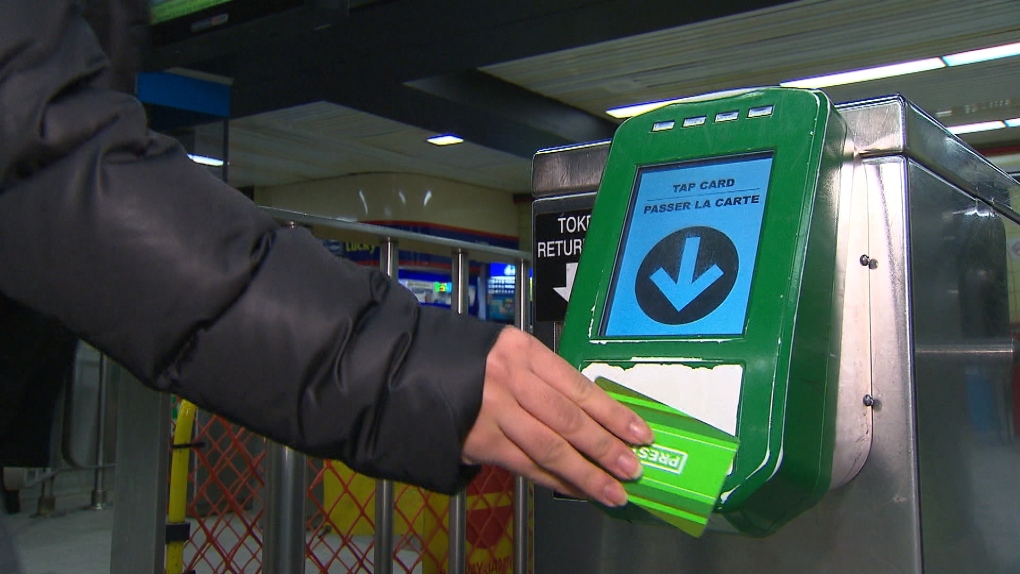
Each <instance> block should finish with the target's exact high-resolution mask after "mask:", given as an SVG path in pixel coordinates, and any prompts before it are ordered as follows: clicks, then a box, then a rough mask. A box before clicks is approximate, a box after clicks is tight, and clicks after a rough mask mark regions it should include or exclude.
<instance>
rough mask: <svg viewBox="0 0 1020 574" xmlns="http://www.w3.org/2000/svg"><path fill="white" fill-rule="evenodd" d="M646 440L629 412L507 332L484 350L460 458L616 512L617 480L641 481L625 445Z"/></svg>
mask: <svg viewBox="0 0 1020 574" xmlns="http://www.w3.org/2000/svg"><path fill="white" fill-rule="evenodd" d="M651 440H652V433H651V430H650V429H649V428H648V425H647V424H646V423H645V422H644V421H643V420H642V419H641V418H640V417H638V416H637V415H636V414H635V413H634V412H633V411H631V410H630V409H628V408H626V407H624V406H623V405H621V404H619V403H617V402H616V401H614V400H613V399H612V398H611V397H609V395H608V394H606V393H605V392H604V391H603V390H602V389H600V388H598V386H596V385H595V384H593V383H592V382H591V381H589V380H588V379H586V378H585V377H584V376H582V375H581V374H580V373H578V372H577V371H576V370H574V369H573V368H572V367H571V366H570V365H569V364H568V363H567V362H566V361H564V360H563V359H561V358H560V357H559V356H557V355H556V354H555V353H553V352H552V351H550V350H549V349H548V348H546V347H545V346H544V345H542V343H541V342H539V341H538V340H537V339H535V338H534V337H531V336H530V335H527V334H526V333H524V332H522V331H518V330H516V329H506V330H504V331H503V332H502V333H501V334H500V336H499V338H498V339H497V341H496V344H495V345H494V346H493V348H492V349H491V350H490V353H489V356H488V360H487V362H486V371H485V384H484V387H483V392H482V407H481V410H480V411H479V414H478V417H477V419H476V421H475V424H474V426H473V427H472V429H471V430H470V431H469V433H468V435H467V437H466V440H465V443H464V455H463V457H464V460H465V461H466V462H491V463H494V464H497V465H499V466H502V467H504V468H507V469H508V470H511V471H512V472H515V473H517V474H521V475H523V476H526V477H528V478H530V479H531V480H533V481H535V482H536V483H538V484H542V485H544V486H548V487H550V488H555V489H556V490H558V491H560V492H564V493H568V494H572V495H575V496H585V497H590V498H594V499H596V500H598V501H599V502H601V503H603V504H606V505H609V506H618V505H622V504H625V503H626V501H627V494H626V491H625V490H624V488H623V485H622V484H620V481H619V480H617V478H615V477H618V478H619V479H623V480H627V479H633V478H636V477H638V476H640V473H641V465H640V463H639V462H638V459H637V457H636V456H635V455H634V453H633V452H632V451H631V449H630V447H629V446H628V444H627V443H631V444H645V443H648V442H651ZM607 471H608V472H607ZM610 473H612V474H610ZM613 475H615V477H614V476H613Z"/></svg>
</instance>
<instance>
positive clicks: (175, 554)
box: [163, 400, 198, 574]
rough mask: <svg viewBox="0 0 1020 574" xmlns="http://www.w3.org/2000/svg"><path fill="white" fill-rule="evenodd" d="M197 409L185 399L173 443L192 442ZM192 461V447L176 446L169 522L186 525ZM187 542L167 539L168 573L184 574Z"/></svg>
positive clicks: (172, 466) (178, 414)
mask: <svg viewBox="0 0 1020 574" xmlns="http://www.w3.org/2000/svg"><path fill="white" fill-rule="evenodd" d="M197 410H198V409H197V408H196V407H195V405H193V404H191V403H189V402H188V401H184V400H182V401H181V402H180V408H179V410H178V412H177V427H176V428H175V430H174V442H173V444H174V446H175V447H177V446H178V445H187V444H188V443H190V442H191V433H192V428H193V426H194V423H195V412H196V411H197ZM190 460H191V449H190V448H187V447H185V448H174V450H173V457H172V458H171V459H170V502H169V504H168V505H167V512H166V520H167V524H168V525H173V524H185V523H186V522H187V520H186V516H185V513H186V511H187V506H188V465H189V463H190ZM186 542H187V541H183V540H182V541H177V542H167V544H166V567H165V569H164V570H163V572H165V574H183V572H184V544H185V543H186Z"/></svg>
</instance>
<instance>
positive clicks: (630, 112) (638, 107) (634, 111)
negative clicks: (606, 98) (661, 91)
mask: <svg viewBox="0 0 1020 574" xmlns="http://www.w3.org/2000/svg"><path fill="white" fill-rule="evenodd" d="M680 101H683V98H678V99H675V100H661V101H658V102H644V103H640V104H631V105H628V106H620V107H617V108H609V109H608V110H606V113H607V114H609V115H610V116H613V117H614V118H616V119H618V120H623V119H627V118H631V117H634V116H639V115H641V114H643V113H645V112H650V111H652V110H657V109H659V108H661V107H663V106H668V105H669V104H675V103H677V102H680Z"/></svg>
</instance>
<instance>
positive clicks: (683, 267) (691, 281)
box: [652, 237, 723, 313]
mask: <svg viewBox="0 0 1020 574" xmlns="http://www.w3.org/2000/svg"><path fill="white" fill-rule="evenodd" d="M700 248H701V238H700V237H688V238H687V241H684V249H683V253H681V254H680V273H678V274H677V277H676V281H674V280H673V278H672V277H670V276H669V273H666V270H665V269H663V268H662V267H659V270H658V271H656V272H655V273H652V283H655V286H656V287H658V288H659V290H660V291H662V294H663V295H665V296H666V299H669V302H670V303H671V304H672V305H673V307H674V308H675V309H676V310H677V312H678V313H679V312H680V311H683V310H684V308H685V307H687V306H688V305H690V304H691V301H694V300H695V299H696V298H697V297H698V295H701V294H702V293H704V292H705V289H708V288H709V287H711V286H712V284H713V283H715V282H716V281H718V280H719V279H720V278H721V277H722V276H723V272H722V269H719V266H718V265H715V264H713V265H712V267H710V268H708V269H706V270H705V272H704V273H702V274H701V276H700V277H698V278H697V279H695V278H694V264H695V263H696V262H697V261H698V250H699V249H700Z"/></svg>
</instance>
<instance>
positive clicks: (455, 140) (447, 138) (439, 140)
mask: <svg viewBox="0 0 1020 574" xmlns="http://www.w3.org/2000/svg"><path fill="white" fill-rule="evenodd" d="M425 141H427V142H429V143H430V144H432V145H454V144H459V143H461V142H463V141H464V140H463V139H461V138H459V137H457V136H455V135H453V134H441V135H438V136H432V137H430V138H428V139H426V140H425Z"/></svg>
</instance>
